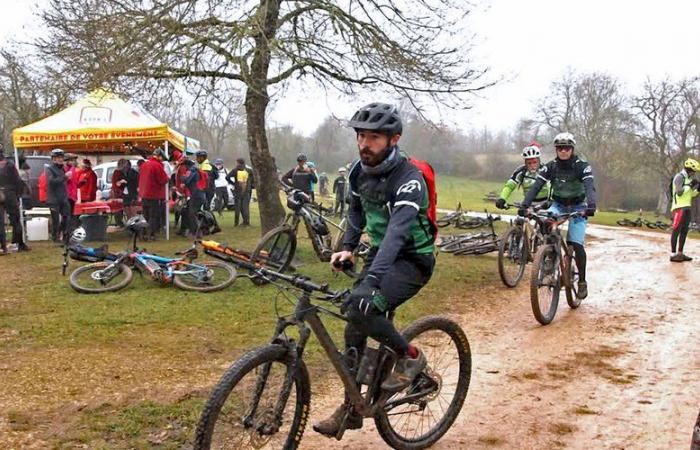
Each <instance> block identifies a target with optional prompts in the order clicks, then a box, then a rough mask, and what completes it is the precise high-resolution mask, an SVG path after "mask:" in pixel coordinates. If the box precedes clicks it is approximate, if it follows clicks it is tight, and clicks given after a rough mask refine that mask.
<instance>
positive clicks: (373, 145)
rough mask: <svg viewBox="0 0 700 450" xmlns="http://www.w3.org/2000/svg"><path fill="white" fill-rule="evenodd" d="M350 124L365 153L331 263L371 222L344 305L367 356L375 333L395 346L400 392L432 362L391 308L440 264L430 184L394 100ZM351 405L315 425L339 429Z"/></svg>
mask: <svg viewBox="0 0 700 450" xmlns="http://www.w3.org/2000/svg"><path fill="white" fill-rule="evenodd" d="M349 126H350V127H352V128H354V129H355V131H356V133H357V144H358V149H359V153H360V160H359V161H357V162H356V163H355V164H354V165H353V166H352V169H351V170H350V176H349V178H350V189H351V195H352V198H351V202H350V208H349V211H348V229H347V231H346V234H345V240H344V245H343V251H341V252H338V253H335V254H333V256H332V257H331V264H332V265H333V266H334V264H335V263H337V262H339V261H345V260H352V259H353V253H352V252H353V250H354V249H355V248H356V247H357V245H358V243H359V241H360V235H361V234H362V232H363V230H364V231H365V232H366V233H367V234H368V235H369V239H370V244H371V249H370V251H369V254H368V257H367V258H366V260H365V266H364V268H363V272H362V274H361V275H360V279H359V281H358V282H357V283H356V284H355V287H354V289H353V291H352V293H351V294H350V296H349V297H348V300H347V301H346V302H345V304H344V305H343V308H342V310H343V312H344V313H345V314H346V316H347V318H348V319H349V322H348V324H347V326H346V328H345V345H346V347H347V348H348V349H350V348H354V349H356V351H357V354H358V355H360V356H361V355H362V353H363V351H364V348H365V346H366V344H367V337H368V336H369V337H372V338H373V339H375V340H377V341H379V342H381V343H383V344H385V345H386V346H387V347H389V348H390V349H392V350H393V351H395V352H396V354H397V355H398V360H397V362H396V365H395V367H394V371H393V372H392V374H391V375H389V377H388V378H387V379H386V380H385V381H384V383H382V389H384V390H386V391H389V392H398V391H401V390H402V389H404V388H406V387H407V386H408V385H409V384H410V383H411V382H412V381H413V379H414V378H415V377H416V376H417V375H418V374H419V373H420V372H421V371H422V370H423V369H424V368H425V367H426V358H425V355H423V352H422V351H420V350H419V349H418V348H416V347H414V346H412V345H410V344H409V343H408V342H407V341H406V339H405V338H404V337H403V336H402V335H401V334H400V333H399V332H398V331H397V330H396V327H394V324H393V322H392V321H391V320H390V319H389V318H388V316H389V315H390V312H392V311H393V310H395V309H396V308H398V307H399V306H400V305H401V304H403V303H404V302H405V301H407V300H408V299H410V298H411V297H413V296H414V295H416V294H417V293H418V291H420V289H421V288H422V287H423V286H424V285H425V284H426V283H427V282H428V280H429V279H430V277H431V275H432V272H433V267H434V265H435V258H434V253H433V252H434V241H435V236H434V232H433V230H432V228H431V226H430V222H429V220H428V215H427V212H428V206H429V200H428V191H427V187H426V184H425V180H424V179H423V175H422V173H421V172H420V170H418V169H417V168H416V167H415V166H414V165H413V164H411V162H410V161H409V160H408V158H407V157H406V156H405V155H403V154H402V153H401V151H400V150H399V148H398V141H399V138H400V137H401V132H402V124H401V118H400V117H399V115H398V112H397V110H396V108H395V107H394V106H392V105H387V104H382V103H371V104H369V105H367V106H365V107H363V108H361V109H360V110H359V111H357V112H356V113H355V115H354V116H353V117H352V119H351V120H350V122H349ZM334 267H335V266H334ZM346 410H347V408H346V407H345V406H341V407H340V408H338V409H337V410H336V411H335V412H334V413H333V415H332V416H331V417H329V418H328V419H326V420H324V421H321V422H318V423H316V424H314V430H316V431H317V432H319V433H322V434H324V435H326V436H335V435H336V433H337V432H338V429H339V427H340V425H341V422H342V419H343V416H344V414H345V411H346ZM345 425H346V427H347V429H358V428H361V427H362V417H360V416H359V415H351V416H350V417H349V418H348V420H347V421H346V422H345Z"/></svg>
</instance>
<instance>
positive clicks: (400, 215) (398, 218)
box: [367, 205, 418, 281]
mask: <svg viewBox="0 0 700 450" xmlns="http://www.w3.org/2000/svg"><path fill="white" fill-rule="evenodd" d="M417 217H418V210H416V209H415V208H413V207H412V206H409V205H404V206H401V207H399V208H397V209H396V210H394V212H393V213H392V215H391V219H390V220H389V225H388V226H387V231H386V235H385V236H384V239H382V244H381V246H380V247H379V251H378V252H377V255H376V256H375V257H374V261H372V265H371V266H370V268H369V271H368V272H367V273H368V274H369V275H372V276H374V277H375V278H377V279H378V280H379V281H381V280H382V277H383V276H384V274H386V273H387V271H388V270H389V268H390V267H391V266H392V265H393V264H394V262H395V261H396V257H397V256H398V254H399V251H400V250H401V249H402V248H403V246H404V245H405V243H406V238H407V236H408V235H409V231H410V229H411V224H413V222H414V221H415V220H416V219H417Z"/></svg>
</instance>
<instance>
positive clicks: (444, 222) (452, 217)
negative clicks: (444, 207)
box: [437, 202, 464, 228]
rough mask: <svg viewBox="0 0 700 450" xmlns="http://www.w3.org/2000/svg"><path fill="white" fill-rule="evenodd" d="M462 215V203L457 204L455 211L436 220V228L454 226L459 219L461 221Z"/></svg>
mask: <svg viewBox="0 0 700 450" xmlns="http://www.w3.org/2000/svg"><path fill="white" fill-rule="evenodd" d="M463 214H464V211H462V202H459V203H458V204H457V209H455V210H454V211H452V212H450V213H447V214H445V215H444V216H442V217H440V218H438V219H437V226H438V227H440V228H444V227H447V226H450V225H455V224H456V223H457V222H458V221H459V219H461V217H462V215H463Z"/></svg>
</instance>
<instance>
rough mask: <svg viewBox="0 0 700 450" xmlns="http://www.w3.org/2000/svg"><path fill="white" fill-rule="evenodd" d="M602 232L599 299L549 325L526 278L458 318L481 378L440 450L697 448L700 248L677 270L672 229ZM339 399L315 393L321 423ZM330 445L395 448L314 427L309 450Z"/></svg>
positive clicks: (592, 287)
mask: <svg viewBox="0 0 700 450" xmlns="http://www.w3.org/2000/svg"><path fill="white" fill-rule="evenodd" d="M590 236H591V239H590V242H589V244H588V246H587V249H588V279H589V291H590V295H589V298H588V299H586V300H584V301H583V303H582V305H581V307H580V308H579V309H578V310H575V311H572V310H570V309H569V308H568V306H567V305H566V302H565V301H561V302H560V304H559V309H558V311H557V316H556V317H555V319H554V321H553V322H552V323H551V324H550V325H548V326H546V327H542V326H540V325H539V324H538V323H537V322H536V321H535V319H534V317H533V316H532V312H531V309H530V302H529V290H528V286H527V280H524V282H521V285H520V286H519V287H518V288H516V289H514V290H508V289H506V288H503V289H498V290H497V291H489V292H485V293H484V294H485V295H484V297H483V298H482V299H480V301H479V302H478V307H475V306H472V307H468V309H467V310H466V311H464V313H463V314H462V315H460V316H459V317H457V319H458V321H459V323H460V324H461V325H462V326H463V328H464V329H465V331H466V333H467V336H468V337H469V341H470V344H471V348H472V363H473V369H472V381H471V386H470V390H469V395H468V396H467V400H466V402H465V405H464V408H463V409H462V413H461V414H460V416H459V418H458V419H457V422H456V423H455V425H454V426H453V427H452V429H451V430H450V431H449V432H448V433H447V434H446V435H445V436H444V437H443V438H442V440H440V441H439V442H438V443H437V444H436V445H435V446H434V447H433V448H438V449H458V448H477V449H486V448H528V449H549V448H577V449H590V448H610V449H625V448H635V449H638V448H641V449H661V448H664V449H665V448H688V447H689V444H690V436H691V433H692V427H693V424H694V422H695V418H696V416H697V413H698V408H700V401H699V399H700V356H698V355H697V354H696V352H695V349H697V348H700V332H699V331H700V330H699V328H700V297H699V296H698V295H697V294H693V289H695V291H696V292H697V287H696V286H697V284H696V283H697V282H698V281H700V242H699V241H697V240H689V241H688V242H687V244H686V253H688V254H691V255H696V260H695V261H693V262H691V263H684V264H673V263H670V262H669V261H668V257H669V253H668V247H669V245H668V239H669V238H668V235H666V234H658V233H652V232H644V231H640V230H624V229H620V228H616V227H604V226H591V227H590ZM529 268H530V266H528V269H529ZM494 270H496V267H495V259H494ZM694 282H695V283H694ZM327 392H328V391H326V392H324V395H321V396H319V392H318V391H315V392H314V395H315V396H316V398H317V400H315V401H314V402H313V405H312V412H311V421H315V420H318V419H320V418H323V417H325V415H326V414H330V412H331V411H332V410H333V409H334V407H335V406H336V405H337V402H339V401H340V395H341V394H340V392H341V391H340V388H339V386H334V387H333V388H332V392H335V393H337V394H338V395H337V396H332V395H329V394H327ZM312 398H313V397H312ZM328 447H332V448H347V449H376V448H384V447H385V444H384V443H383V441H382V440H381V438H380V437H379V435H378V434H377V433H376V430H375V429H374V425H373V423H372V421H371V420H369V421H365V427H364V428H363V430H361V431H349V432H347V433H346V434H345V437H344V439H343V441H341V442H337V441H335V440H328V439H327V438H324V437H322V436H319V435H317V434H316V433H314V432H313V430H311V426H309V427H308V428H307V431H306V433H305V436H304V439H303V441H302V446H301V448H304V449H326V448H328Z"/></svg>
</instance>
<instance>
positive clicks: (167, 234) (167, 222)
mask: <svg viewBox="0 0 700 450" xmlns="http://www.w3.org/2000/svg"><path fill="white" fill-rule="evenodd" d="M165 158H166V159H165V160H166V161H168V160H169V159H170V152H169V151H168V141H167V140H166V141H165ZM168 164H169V163H168ZM169 202H170V175H168V182H167V183H165V240H166V241H169V240H170V208H169V207H168V203H169Z"/></svg>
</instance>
